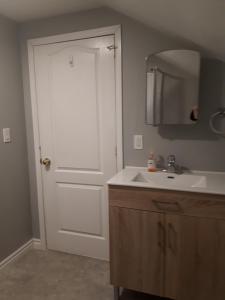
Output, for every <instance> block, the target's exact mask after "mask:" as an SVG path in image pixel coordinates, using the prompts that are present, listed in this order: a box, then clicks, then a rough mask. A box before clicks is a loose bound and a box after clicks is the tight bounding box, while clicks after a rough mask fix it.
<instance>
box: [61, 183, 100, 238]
mask: <svg viewBox="0 0 225 300" xmlns="http://www.w3.org/2000/svg"><path fill="white" fill-rule="evenodd" d="M57 189H58V190H57V196H58V212H59V222H60V224H61V226H60V228H61V230H64V231H69V232H70V231H71V232H74V233H77V232H78V233H84V234H90V235H98V236H101V235H102V222H101V220H102V216H101V214H102V200H103V193H102V188H101V187H99V186H86V185H74V184H64V183H63V184H58V186H57Z"/></svg>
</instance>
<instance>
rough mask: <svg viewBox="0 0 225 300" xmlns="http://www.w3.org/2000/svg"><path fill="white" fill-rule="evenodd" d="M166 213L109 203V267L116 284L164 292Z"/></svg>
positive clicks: (157, 293)
mask: <svg viewBox="0 0 225 300" xmlns="http://www.w3.org/2000/svg"><path fill="white" fill-rule="evenodd" d="M163 223H164V216H163V214H160V213H151V212H147V211H138V210H133V209H127V208H120V207H113V206H110V258H111V259H110V264H111V267H110V271H111V283H112V284H113V285H114V286H122V287H124V288H128V289H132V290H137V291H142V292H145V293H149V294H153V295H158V296H163V279H164V275H163V274H164V238H165V232H164V229H163V228H164V227H163Z"/></svg>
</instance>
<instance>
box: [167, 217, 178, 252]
mask: <svg viewBox="0 0 225 300" xmlns="http://www.w3.org/2000/svg"><path fill="white" fill-rule="evenodd" d="M168 248H169V249H170V250H171V251H172V252H173V253H174V254H176V253H177V232H176V230H175V229H174V227H173V224H171V223H169V224H168Z"/></svg>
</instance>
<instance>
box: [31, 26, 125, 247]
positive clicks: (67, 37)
mask: <svg viewBox="0 0 225 300" xmlns="http://www.w3.org/2000/svg"><path fill="white" fill-rule="evenodd" d="M112 34H113V35H114V37H115V76H116V78H115V83H116V84H115V94H116V122H115V123H116V146H117V171H118V172H119V171H120V170H121V169H122V168H123V134H122V57H121V26H120V25H115V26H110V27H102V28H97V29H90V30H85V31H79V32H73V33H67V34H59V35H54V36H48V37H43V38H36V39H30V40H28V41H27V49H28V66H29V79H30V96H31V109H32V126H33V134H34V148H33V149H32V150H34V154H35V173H36V185H37V199H38V213H39V226H40V245H39V246H38V248H39V249H43V250H45V249H46V247H47V242H46V232H45V212H44V196H43V183H42V173H41V165H40V158H41V157H40V139H39V121H38V109H37V96H36V87H35V66H34V47H35V46H39V45H45V44H53V43H57V42H66V41H72V40H78V39H85V38H92V37H100V36H104V35H112ZM28 154H29V149H28Z"/></svg>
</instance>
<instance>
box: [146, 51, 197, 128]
mask: <svg viewBox="0 0 225 300" xmlns="http://www.w3.org/2000/svg"><path fill="white" fill-rule="evenodd" d="M146 64H147V99H146V104H147V105H146V121H147V124H151V125H153V126H158V125H166V124H167V125H174V124H194V123H196V121H197V120H198V104H199V100H198V92H199V74H200V54H199V53H198V52H197V51H192V50H168V51H162V52H159V53H156V54H153V55H151V56H149V57H148V58H147V59H146Z"/></svg>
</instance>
